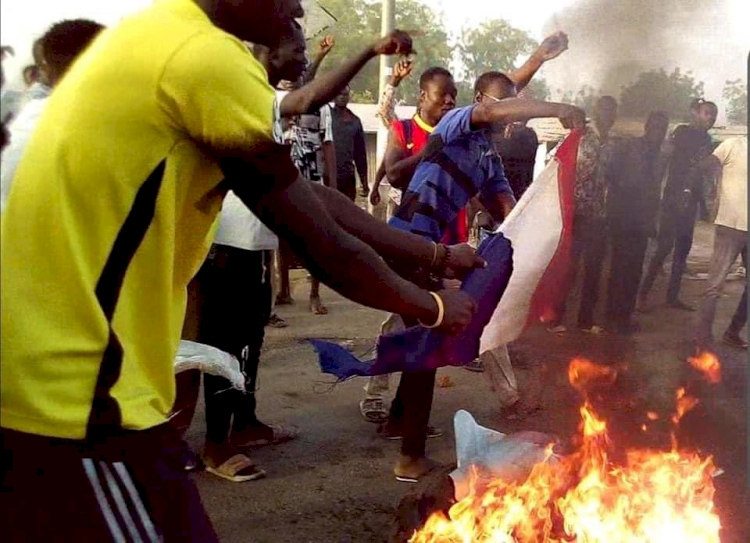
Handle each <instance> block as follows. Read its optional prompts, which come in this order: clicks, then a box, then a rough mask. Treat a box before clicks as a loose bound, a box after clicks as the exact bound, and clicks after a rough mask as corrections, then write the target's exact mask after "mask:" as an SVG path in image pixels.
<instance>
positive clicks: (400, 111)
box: [349, 104, 417, 134]
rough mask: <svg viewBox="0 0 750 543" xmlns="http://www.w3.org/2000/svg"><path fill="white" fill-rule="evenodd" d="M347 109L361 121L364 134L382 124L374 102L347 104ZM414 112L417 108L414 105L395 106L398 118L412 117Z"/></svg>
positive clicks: (374, 131)
mask: <svg viewBox="0 0 750 543" xmlns="http://www.w3.org/2000/svg"><path fill="white" fill-rule="evenodd" d="M349 109H351V110H352V111H353V112H354V114H355V115H356V116H357V117H359V119H360V120H361V121H362V128H364V130H365V133H366V134H369V133H376V132H377V131H378V129H379V128H380V127H381V126H383V124H382V123H381V122H380V119H378V117H377V115H376V113H377V111H378V106H377V105H376V104H349ZM416 112H417V108H416V107H414V106H396V116H398V118H399V119H408V118H410V117H413V116H414V114H415V113H416Z"/></svg>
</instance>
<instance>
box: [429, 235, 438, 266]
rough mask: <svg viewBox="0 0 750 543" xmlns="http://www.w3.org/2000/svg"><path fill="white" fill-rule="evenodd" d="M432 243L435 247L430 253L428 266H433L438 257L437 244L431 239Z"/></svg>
mask: <svg viewBox="0 0 750 543" xmlns="http://www.w3.org/2000/svg"><path fill="white" fill-rule="evenodd" d="M432 245H433V246H434V247H435V251H434V252H433V253H432V262H430V267H431V268H434V267H435V263H436V262H437V257H438V244H437V243H435V242H434V241H433V242H432Z"/></svg>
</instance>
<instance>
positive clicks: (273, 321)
mask: <svg viewBox="0 0 750 543" xmlns="http://www.w3.org/2000/svg"><path fill="white" fill-rule="evenodd" d="M268 326H270V327H271V328H286V327H287V326H288V324H287V323H286V321H285V320H284V319H282V318H281V317H279V316H278V315H277V314H276V313H274V314H273V315H271V316H270V317H268Z"/></svg>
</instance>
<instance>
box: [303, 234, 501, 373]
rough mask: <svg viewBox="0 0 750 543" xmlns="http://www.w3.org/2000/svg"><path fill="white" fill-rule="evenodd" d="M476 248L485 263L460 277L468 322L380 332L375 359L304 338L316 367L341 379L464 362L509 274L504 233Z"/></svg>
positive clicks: (476, 350) (475, 345)
mask: <svg viewBox="0 0 750 543" xmlns="http://www.w3.org/2000/svg"><path fill="white" fill-rule="evenodd" d="M477 253H478V254H479V255H480V256H482V257H483V258H484V259H485V260H486V261H487V264H488V266H487V267H486V268H483V269H478V270H473V271H471V272H470V273H469V274H467V276H466V277H465V278H464V281H463V283H462V284H461V290H463V291H464V292H466V293H467V294H468V295H469V296H471V297H472V298H473V299H474V300H475V301H476V303H477V312H476V313H475V315H474V318H473V319H472V321H471V323H470V324H469V326H468V327H467V328H466V329H465V330H464V331H463V332H461V333H460V334H458V335H455V336H451V335H448V334H446V333H443V332H439V331H437V330H432V329H428V328H425V327H423V326H414V327H412V328H408V329H407V330H405V331H403V332H399V333H397V334H391V335H384V336H380V338H379V339H378V344H377V348H376V356H375V359H374V360H369V361H365V360H359V359H358V358H357V357H355V356H354V355H353V354H351V353H350V352H349V351H348V350H346V349H345V348H344V347H342V346H340V345H338V344H336V343H331V342H328V341H322V340H317V339H311V340H308V341H309V342H310V343H311V344H312V346H313V347H314V348H315V350H316V351H317V353H318V359H319V363H320V369H321V370H322V371H323V372H324V373H330V374H332V375H335V376H336V377H338V378H339V379H349V378H350V377H356V376H370V375H383V374H386V373H394V372H399V371H406V372H416V371H425V370H432V369H436V368H440V367H443V366H463V365H466V364H468V363H470V362H471V361H473V360H474V359H475V358H476V357H477V356H478V355H479V339H480V337H481V336H482V331H483V330H484V327H485V326H486V325H487V323H488V322H489V321H490V318H491V317H492V314H493V312H494V311H495V308H496V307H497V304H498V303H499V302H500V298H501V297H502V295H503V293H504V292H505V288H506V287H507V286H508V281H509V280H510V276H511V274H512V273H513V248H512V247H511V243H510V241H509V240H508V239H507V238H505V237H504V236H503V235H502V234H492V235H490V236H489V237H488V238H487V239H486V240H485V241H484V242H483V243H482V244H481V245H480V246H479V249H478V251H477Z"/></svg>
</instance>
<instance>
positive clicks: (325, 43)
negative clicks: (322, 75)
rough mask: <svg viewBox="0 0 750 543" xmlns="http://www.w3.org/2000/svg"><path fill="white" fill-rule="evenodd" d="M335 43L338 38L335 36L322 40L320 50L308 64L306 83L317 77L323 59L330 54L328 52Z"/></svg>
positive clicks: (319, 45)
mask: <svg viewBox="0 0 750 543" xmlns="http://www.w3.org/2000/svg"><path fill="white" fill-rule="evenodd" d="M334 45H336V40H335V39H334V37H333V36H326V37H325V38H323V39H322V40H320V43H319V44H318V50H317V52H316V53H315V56H314V57H313V58H312V60H311V61H310V64H308V65H307V70H305V83H309V82H310V81H312V80H313V79H315V76H316V75H317V74H318V68H320V65H321V63H322V62H323V59H325V58H326V57H327V56H328V53H330V52H331V49H333V46H334Z"/></svg>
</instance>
